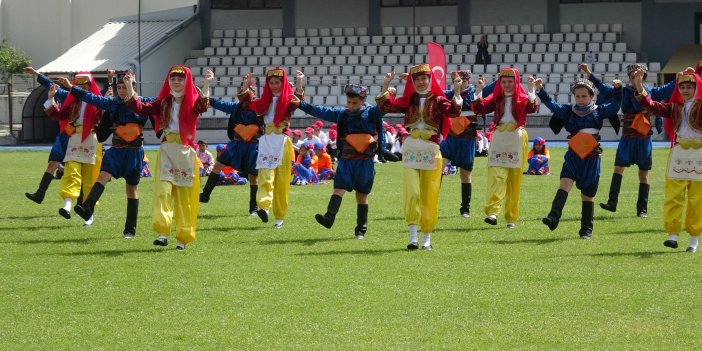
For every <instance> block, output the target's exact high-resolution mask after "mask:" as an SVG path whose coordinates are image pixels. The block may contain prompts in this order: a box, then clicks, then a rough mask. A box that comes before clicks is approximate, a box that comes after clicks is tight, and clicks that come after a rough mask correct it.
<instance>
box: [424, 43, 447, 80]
mask: <svg viewBox="0 0 702 351" xmlns="http://www.w3.org/2000/svg"><path fill="white" fill-rule="evenodd" d="M427 52H428V55H427V56H428V57H429V67H431V71H432V74H433V76H434V79H436V80H437V81H438V82H439V86H440V87H441V89H446V54H445V53H444V47H443V46H441V45H439V44H437V43H435V42H433V41H430V42H428V43H427Z"/></svg>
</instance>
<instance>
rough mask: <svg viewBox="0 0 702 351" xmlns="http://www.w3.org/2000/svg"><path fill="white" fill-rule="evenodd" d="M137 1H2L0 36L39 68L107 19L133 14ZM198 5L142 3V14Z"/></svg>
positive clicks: (160, 0) (161, 0)
mask: <svg viewBox="0 0 702 351" xmlns="http://www.w3.org/2000/svg"><path fill="white" fill-rule="evenodd" d="M137 4H138V2H137V1H136V0H127V1H123V2H120V1H114V0H51V1H46V0H4V1H2V13H1V14H0V16H2V17H0V27H1V29H0V33H1V34H3V35H4V37H5V38H6V39H7V40H8V41H9V42H10V43H11V44H12V45H14V46H17V47H20V48H22V50H24V52H25V53H26V54H27V56H29V58H30V59H32V65H33V66H35V67H41V66H44V65H45V64H47V63H49V62H51V61H52V60H53V59H55V58H56V57H58V56H60V55H61V54H62V53H63V52H65V51H66V50H68V49H70V48H71V47H72V46H73V45H75V44H77V43H79V42H80V41H82V40H83V39H85V38H87V37H88V36H90V35H91V34H93V33H94V32H95V31H97V30H99V29H100V28H102V26H103V25H105V23H107V21H108V19H109V18H112V17H120V16H128V15H136V14H137V12H138V8H137ZM195 4H197V0H148V1H142V6H141V8H142V12H152V11H160V10H167V9H172V8H177V7H183V6H192V5H195Z"/></svg>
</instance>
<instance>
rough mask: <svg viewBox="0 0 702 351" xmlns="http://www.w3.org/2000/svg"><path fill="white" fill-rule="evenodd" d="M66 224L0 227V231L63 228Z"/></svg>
mask: <svg viewBox="0 0 702 351" xmlns="http://www.w3.org/2000/svg"><path fill="white" fill-rule="evenodd" d="M65 228H67V227H66V226H63V225H35V226H21V225H20V226H16V227H0V231H17V230H21V231H28V230H41V229H65Z"/></svg>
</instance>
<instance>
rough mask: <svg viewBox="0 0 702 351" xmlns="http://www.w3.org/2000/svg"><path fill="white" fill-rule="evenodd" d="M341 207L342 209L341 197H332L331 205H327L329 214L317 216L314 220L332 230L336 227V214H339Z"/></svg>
mask: <svg viewBox="0 0 702 351" xmlns="http://www.w3.org/2000/svg"><path fill="white" fill-rule="evenodd" d="M339 207H341V196H339V195H332V196H331V198H330V199H329V205H327V213H325V214H324V215H321V214H316V215H315V216H314V218H315V219H316V220H317V222H318V223H319V224H321V225H323V226H324V227H325V228H331V227H332V226H333V225H334V219H335V218H336V213H337V212H339Z"/></svg>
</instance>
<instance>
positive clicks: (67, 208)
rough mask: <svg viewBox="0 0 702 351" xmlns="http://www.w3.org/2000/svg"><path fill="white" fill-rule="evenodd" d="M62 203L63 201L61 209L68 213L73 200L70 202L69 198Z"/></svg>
mask: <svg viewBox="0 0 702 351" xmlns="http://www.w3.org/2000/svg"><path fill="white" fill-rule="evenodd" d="M63 201H64V202H63V209H64V210H66V211H68V212H71V205H72V203H73V200H71V198H70V197H69V198H66V199H64V200H63Z"/></svg>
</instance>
